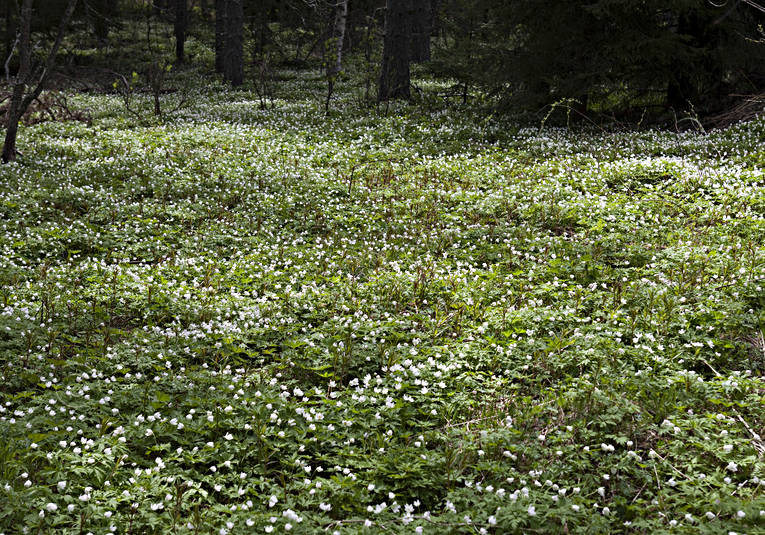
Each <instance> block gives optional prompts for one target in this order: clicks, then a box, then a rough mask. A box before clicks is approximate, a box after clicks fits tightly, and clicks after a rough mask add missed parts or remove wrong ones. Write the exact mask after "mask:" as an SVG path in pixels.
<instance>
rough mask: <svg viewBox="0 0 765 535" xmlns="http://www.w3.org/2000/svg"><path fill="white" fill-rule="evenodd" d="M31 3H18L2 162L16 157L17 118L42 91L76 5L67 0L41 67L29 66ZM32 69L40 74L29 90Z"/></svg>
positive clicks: (30, 64) (30, 62) (18, 118)
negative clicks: (16, 53)
mask: <svg viewBox="0 0 765 535" xmlns="http://www.w3.org/2000/svg"><path fill="white" fill-rule="evenodd" d="M32 4H33V0H23V3H22V5H21V11H20V17H19V29H20V34H19V40H18V45H17V46H18V50H19V70H18V72H17V73H16V76H15V78H14V79H13V81H12V82H11V86H12V87H13V90H12V93H11V102H10V106H9V109H8V114H7V116H6V119H7V120H6V125H5V126H6V131H5V141H4V143H3V154H2V160H3V163H7V162H10V161H12V160H15V159H16V136H17V134H18V129H19V121H20V120H21V118H22V117H23V116H24V112H25V111H26V110H27V108H28V107H29V105H30V104H31V103H32V102H33V101H34V100H35V99H36V98H37V97H39V96H40V93H42V90H43V88H44V87H45V83H46V82H47V81H48V77H49V76H50V72H51V70H52V69H53V64H54V62H55V60H56V54H57V53H58V49H59V48H60V47H61V42H62V41H63V40H64V32H65V30H66V27H67V25H68V24H69V20H70V19H71V18H72V14H73V13H74V8H75V7H77V0H69V1H68V3H67V5H66V10H65V11H64V15H63V16H62V18H61V21H60V23H59V27H58V33H57V35H56V40H55V41H54V42H53V46H52V47H51V49H50V51H49V52H48V57H47V58H46V60H45V64H44V65H42V68H41V69H33V68H32V43H31V33H32V31H31V28H32ZM35 72H40V73H41V74H40V76H39V78H38V79H37V83H36V84H35V85H34V87H33V88H32V89H31V91H27V87H28V86H31V84H32V83H34V80H33V77H35V76H37V75H36V74H34V73H35Z"/></svg>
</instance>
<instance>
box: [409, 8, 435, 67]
mask: <svg viewBox="0 0 765 535" xmlns="http://www.w3.org/2000/svg"><path fill="white" fill-rule="evenodd" d="M432 26H433V11H432V6H431V1H430V0H414V9H413V11H412V38H411V48H410V49H409V59H410V60H411V61H413V62H415V63H420V62H422V61H428V60H430V34H431V31H432Z"/></svg>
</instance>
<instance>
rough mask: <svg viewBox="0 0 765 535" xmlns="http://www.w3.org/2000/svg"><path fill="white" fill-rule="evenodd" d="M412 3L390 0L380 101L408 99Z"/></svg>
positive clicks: (386, 21) (379, 93)
mask: <svg viewBox="0 0 765 535" xmlns="http://www.w3.org/2000/svg"><path fill="white" fill-rule="evenodd" d="M411 16H412V0H387V3H386V9H385V40H384V42H383V58H382V69H381V72H380V86H379V92H378V95H377V98H378V100H380V101H385V100H389V99H392V98H402V99H408V98H409V96H410V94H409V48H410V44H409V43H410V40H411V22H410V21H411Z"/></svg>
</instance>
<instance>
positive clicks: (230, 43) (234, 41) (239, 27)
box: [223, 0, 244, 86]
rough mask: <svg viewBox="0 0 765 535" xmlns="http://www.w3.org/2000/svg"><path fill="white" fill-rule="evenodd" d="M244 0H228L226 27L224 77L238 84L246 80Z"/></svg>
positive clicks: (235, 84)
mask: <svg viewBox="0 0 765 535" xmlns="http://www.w3.org/2000/svg"><path fill="white" fill-rule="evenodd" d="M242 3H243V0H226V28H225V34H226V38H225V47H224V61H223V77H224V78H225V79H226V80H228V81H229V82H231V85H233V86H238V85H242V83H243V82H244V50H243V44H244V43H243V39H242V33H243V27H244V6H243V5H242Z"/></svg>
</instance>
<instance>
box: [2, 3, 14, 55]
mask: <svg viewBox="0 0 765 535" xmlns="http://www.w3.org/2000/svg"><path fill="white" fill-rule="evenodd" d="M4 11H5V35H4V36H3V50H4V52H3V57H2V58H0V59H2V63H3V64H5V60H6V59H8V58H9V57H10V56H11V54H13V45H14V43H15V42H16V32H17V31H18V28H17V23H18V21H17V13H16V10H15V9H14V7H13V2H10V0H9V1H7V2H5V10H4Z"/></svg>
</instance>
